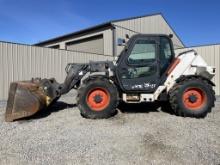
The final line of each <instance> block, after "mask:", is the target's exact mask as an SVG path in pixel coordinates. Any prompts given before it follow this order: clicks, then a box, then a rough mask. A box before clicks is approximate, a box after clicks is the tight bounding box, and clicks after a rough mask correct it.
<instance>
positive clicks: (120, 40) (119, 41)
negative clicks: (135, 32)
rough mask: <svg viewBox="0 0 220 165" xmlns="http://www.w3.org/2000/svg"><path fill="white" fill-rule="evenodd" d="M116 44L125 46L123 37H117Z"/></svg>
mask: <svg viewBox="0 0 220 165" xmlns="http://www.w3.org/2000/svg"><path fill="white" fill-rule="evenodd" d="M117 44H118V46H126V42H125V39H123V38H118V42H117Z"/></svg>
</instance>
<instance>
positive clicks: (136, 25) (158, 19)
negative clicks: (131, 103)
mask: <svg viewBox="0 0 220 165" xmlns="http://www.w3.org/2000/svg"><path fill="white" fill-rule="evenodd" d="M114 24H115V25H116V38H124V37H125V34H129V35H130V36H132V35H134V34H136V33H135V32H139V33H146V34H173V39H172V40H173V43H174V46H175V48H179V47H184V46H183V44H182V43H181V41H180V40H179V39H178V37H177V36H176V35H175V33H174V31H173V30H172V29H171V28H170V27H169V25H168V24H167V22H166V21H165V20H164V18H163V17H162V16H161V15H155V16H150V17H142V18H137V19H131V20H125V21H120V22H116V23H114ZM125 28H127V29H131V30H133V31H135V32H132V31H130V30H126V29H125ZM121 50H122V47H117V54H119V53H120V52H121Z"/></svg>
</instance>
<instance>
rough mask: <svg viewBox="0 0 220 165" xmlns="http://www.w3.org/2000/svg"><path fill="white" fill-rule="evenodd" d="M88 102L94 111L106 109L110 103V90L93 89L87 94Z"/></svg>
mask: <svg viewBox="0 0 220 165" xmlns="http://www.w3.org/2000/svg"><path fill="white" fill-rule="evenodd" d="M86 101H87V104H88V106H89V107H90V108H91V109H92V110H94V111H102V110H104V109H105V108H106V107H107V106H108V105H109V103H110V95H109V92H108V91H107V90H105V89H103V88H95V89H92V90H91V91H90V92H89V93H88V95H87V100H86Z"/></svg>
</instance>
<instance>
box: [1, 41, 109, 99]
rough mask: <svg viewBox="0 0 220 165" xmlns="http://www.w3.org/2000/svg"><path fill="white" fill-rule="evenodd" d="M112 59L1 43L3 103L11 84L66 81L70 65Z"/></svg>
mask: <svg viewBox="0 0 220 165" xmlns="http://www.w3.org/2000/svg"><path fill="white" fill-rule="evenodd" d="M106 59H108V60H112V56H103V55H97V54H89V53H81V52H72V51H65V50H56V49H50V48H41V47H34V46H27V45H18V44H12V43H4V42H0V79H1V81H0V100H2V99H7V96H8V89H9V84H10V82H12V81H18V80H30V79H31V78H32V77H42V78H51V77H55V78H56V79H57V81H58V82H63V81H64V79H65V76H66V73H65V67H66V65H67V63H71V62H75V63H76V62H77V63H84V62H88V61H90V60H93V61H100V60H106Z"/></svg>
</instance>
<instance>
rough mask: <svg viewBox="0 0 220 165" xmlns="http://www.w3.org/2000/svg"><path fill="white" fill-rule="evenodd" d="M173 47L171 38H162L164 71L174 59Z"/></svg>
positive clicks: (160, 56) (161, 50)
mask: <svg viewBox="0 0 220 165" xmlns="http://www.w3.org/2000/svg"><path fill="white" fill-rule="evenodd" d="M172 57H173V54H172V49H171V45H170V40H169V39H168V38H166V37H161V38H160V55H159V58H160V68H161V72H162V73H164V72H165V71H166V69H167V68H168V66H169V64H170V63H171V61H172Z"/></svg>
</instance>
